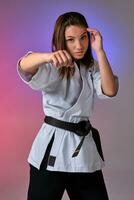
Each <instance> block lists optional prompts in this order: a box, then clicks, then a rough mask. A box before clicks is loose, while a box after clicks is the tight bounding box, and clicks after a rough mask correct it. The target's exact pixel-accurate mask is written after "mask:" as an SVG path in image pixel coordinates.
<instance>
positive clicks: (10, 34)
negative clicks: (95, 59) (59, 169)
mask: <svg viewBox="0 0 134 200" xmlns="http://www.w3.org/2000/svg"><path fill="white" fill-rule="evenodd" d="M133 9H134V2H133V1H132V0H128V1H127V2H126V1H125V0H112V1H107V0H91V1H90V0H83V1H80V0H78V1H72V0H68V1H63V0H57V1H54V0H49V1H45V0H23V1H17V0H10V1H9V0H4V1H0V81H1V83H0V200H9V199H10V200H25V199H26V193H27V187H28V176H29V167H28V164H27V156H28V153H29V150H30V147H31V144H32V142H33V139H34V137H35V135H36V133H37V131H38V130H39V128H40V126H41V124H42V122H43V117H44V116H43V111H42V102H41V93H39V92H36V91H33V90H31V89H30V88H29V87H28V86H26V85H25V84H24V83H23V82H22V81H21V80H20V78H19V76H18V75H17V72H16V63H17V60H18V59H19V58H20V57H21V56H22V55H24V54H25V53H26V52H27V51H29V50H32V51H50V48H51V44H50V41H51V34H52V31H53V26H54V23H55V20H56V18H57V17H58V15H60V14H62V13H63V12H67V11H79V12H81V13H83V14H84V15H85V17H86V19H87V21H88V23H89V25H90V27H96V28H97V29H99V30H100V32H101V33H102V35H103V39H104V47H105V51H106V53H107V55H108V58H109V60H110V63H111V65H112V66H113V70H114V72H115V73H116V74H117V75H118V76H119V79H120V90H119V93H118V95H117V97H116V98H113V99H112V100H96V107H95V112H94V115H93V117H92V122H93V124H94V125H95V126H96V127H98V129H99V130H100V133H101V139H102V145H103V151H104V155H105V159H106V167H105V168H104V170H103V172H104V175H105V181H106V184H107V189H108V192H109V196H110V199H112V200H133V199H134V190H133V185H134V156H133V154H134V147H133V141H134V134H133V124H134V123H133V118H134V106H133V102H134V93H133V87H134V79H133V76H134V75H133V74H134V64H133V57H134V56H133V46H134V45H133V35H134V27H133V19H134V14H133V13H134V12H133ZM63 199H64V200H67V199H68V196H67V194H66V192H65V193H64V196H63Z"/></svg>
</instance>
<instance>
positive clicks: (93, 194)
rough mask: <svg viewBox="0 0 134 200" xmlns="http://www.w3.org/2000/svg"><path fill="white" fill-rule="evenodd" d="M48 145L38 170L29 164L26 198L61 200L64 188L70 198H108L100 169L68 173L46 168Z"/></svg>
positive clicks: (94, 199)
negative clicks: (89, 171)
mask: <svg viewBox="0 0 134 200" xmlns="http://www.w3.org/2000/svg"><path fill="white" fill-rule="evenodd" d="M53 140H54V137H53V138H52V140H51V142H50V143H49V145H48V148H47V151H46V154H45V156H44V159H43V161H42V163H41V167H40V170H38V169H36V168H35V167H33V166H31V165H30V183H29V189H28V200H61V199H62V196H63V193H64V190H65V189H66V191H67V193H68V196H69V198H70V200H76V199H77V200H108V195H107V190H106V186H105V182H104V178H103V174H102V171H101V170H99V171H96V172H93V173H68V172H54V171H48V170H46V166H47V160H48V156H49V153H50V149H51V146H52V142H53Z"/></svg>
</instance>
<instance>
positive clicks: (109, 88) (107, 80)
mask: <svg viewBox="0 0 134 200" xmlns="http://www.w3.org/2000/svg"><path fill="white" fill-rule="evenodd" d="M97 59H98V64H99V68H100V74H101V86H102V90H103V93H104V94H106V95H108V96H115V95H116V93H117V91H118V80H117V79H118V78H117V77H116V76H115V75H114V74H113V72H112V69H111V66H110V64H109V62H108V59H107V56H106V54H105V52H104V51H103V50H101V51H99V52H98V53H97Z"/></svg>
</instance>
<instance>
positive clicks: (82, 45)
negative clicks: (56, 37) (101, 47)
mask: <svg viewBox="0 0 134 200" xmlns="http://www.w3.org/2000/svg"><path fill="white" fill-rule="evenodd" d="M65 41H66V47H67V51H68V52H69V53H70V55H71V56H72V57H73V58H74V59H75V60H79V59H82V58H83V57H84V55H85V53H86V51H87V49H88V45H89V38H88V34H87V30H86V28H85V27H81V26H76V25H71V26H68V27H66V29H65Z"/></svg>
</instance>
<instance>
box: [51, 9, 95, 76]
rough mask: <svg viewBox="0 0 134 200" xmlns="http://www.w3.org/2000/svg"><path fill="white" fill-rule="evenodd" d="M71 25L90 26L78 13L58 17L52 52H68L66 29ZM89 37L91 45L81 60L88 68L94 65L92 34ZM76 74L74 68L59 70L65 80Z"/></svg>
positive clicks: (68, 13)
mask: <svg viewBox="0 0 134 200" xmlns="http://www.w3.org/2000/svg"><path fill="white" fill-rule="evenodd" d="M70 25H77V26H82V27H86V28H88V24H87V22H86V19H85V17H84V16H83V15H82V14H80V13H78V12H67V13H64V14H62V15H60V16H59V17H58V19H57V20H56V23H55V27H54V32H53V37H52V52H54V51H58V50H63V49H65V50H66V41H65V29H66V27H67V26H70ZM88 37H89V45H88V49H87V52H86V53H85V55H84V57H83V58H82V59H81V60H79V61H80V62H82V63H83V64H85V66H86V67H87V68H89V67H91V66H92V65H93V63H94V59H93V55H92V50H91V43H90V34H89V33H88ZM74 72H75V68H72V67H65V66H63V67H61V68H59V75H60V77H61V78H62V79H63V78H64V77H67V78H70V77H71V76H72V75H73V74H74Z"/></svg>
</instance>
